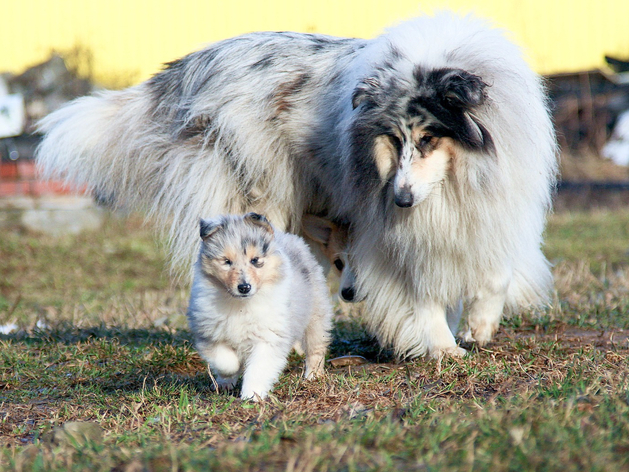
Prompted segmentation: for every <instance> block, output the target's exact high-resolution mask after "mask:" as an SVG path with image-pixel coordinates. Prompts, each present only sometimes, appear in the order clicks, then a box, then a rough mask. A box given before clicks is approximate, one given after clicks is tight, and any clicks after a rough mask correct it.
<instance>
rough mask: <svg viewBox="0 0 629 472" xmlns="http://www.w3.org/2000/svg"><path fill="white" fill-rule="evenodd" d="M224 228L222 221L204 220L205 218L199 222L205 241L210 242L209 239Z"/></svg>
mask: <svg viewBox="0 0 629 472" xmlns="http://www.w3.org/2000/svg"><path fill="white" fill-rule="evenodd" d="M222 228H223V223H222V222H221V221H218V220H204V219H203V218H201V219H200V220H199V229H200V230H201V231H200V233H201V239H203V241H206V240H208V239H209V238H211V237H212V236H213V235H215V234H216V232H217V231H218V230H219V229H222Z"/></svg>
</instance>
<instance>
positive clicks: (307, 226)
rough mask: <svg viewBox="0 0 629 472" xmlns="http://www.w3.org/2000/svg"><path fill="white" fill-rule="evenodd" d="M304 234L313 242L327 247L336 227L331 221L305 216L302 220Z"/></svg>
mask: <svg viewBox="0 0 629 472" xmlns="http://www.w3.org/2000/svg"><path fill="white" fill-rule="evenodd" d="M301 226H302V230H303V232H304V234H305V235H306V236H308V237H309V238H310V239H312V240H313V241H315V242H317V243H320V244H323V245H324V246H326V247H327V245H328V244H330V238H331V237H332V232H333V231H334V229H335V227H336V225H335V224H334V223H332V222H331V221H329V220H326V219H324V218H320V217H318V216H314V215H304V216H303V218H302V219H301Z"/></svg>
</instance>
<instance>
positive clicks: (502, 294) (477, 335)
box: [459, 274, 511, 346]
mask: <svg viewBox="0 0 629 472" xmlns="http://www.w3.org/2000/svg"><path fill="white" fill-rule="evenodd" d="M510 281H511V277H510V276H505V275H502V274H500V275H494V276H493V277H490V278H488V280H487V281H486V282H485V284H484V286H483V288H481V289H480V290H478V292H477V293H476V295H475V296H474V298H473V299H472V301H471V303H470V309H469V315H468V319H467V327H466V329H465V330H464V331H463V332H461V333H460V334H459V336H460V337H461V339H463V340H464V341H467V342H476V343H478V344H479V345H480V346H483V345H485V344H487V343H488V342H489V341H490V340H491V338H492V337H493V335H494V334H495V333H496V331H497V330H498V326H499V325H500V319H501V318H502V312H503V310H504V306H505V301H506V299H507V290H508V289H509V283H510Z"/></svg>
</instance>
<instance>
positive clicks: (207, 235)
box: [188, 213, 332, 399]
mask: <svg viewBox="0 0 629 472" xmlns="http://www.w3.org/2000/svg"><path fill="white" fill-rule="evenodd" d="M201 238H202V243H201V250H200V252H199V258H198V260H197V263H196V266H195V276H194V281H193V285H192V291H191V295H190V306H189V309H188V320H189V323H190V328H191V330H192V332H193V334H194V339H195V344H196V347H197V349H198V351H199V354H200V355H201V357H202V358H203V359H205V360H206V361H207V363H208V364H209V368H210V370H211V371H212V372H213V373H214V374H215V376H216V381H217V383H218V386H219V387H222V388H233V387H234V385H235V383H236V381H237V380H238V377H239V375H240V374H243V382H242V392H241V398H243V399H246V398H250V399H258V398H259V399H263V398H265V397H266V396H267V394H268V392H269V390H270V389H271V387H272V386H273V384H274V383H275V382H276V381H277V379H278V378H279V375H280V373H281V372H282V370H283V369H284V367H285V365H286V359H287V356H288V354H289V352H290V349H291V348H292V347H293V345H295V344H296V343H297V344H298V345H300V346H302V347H303V349H304V351H305V354H306V369H305V373H304V376H305V377H306V378H307V379H311V378H313V377H315V376H317V375H319V374H321V373H322V371H323V363H324V360H325V353H326V349H327V346H328V344H329V340H330V336H329V331H330V325H331V318H332V308H331V306H330V301H329V295H328V289H327V285H326V283H325V279H324V277H323V272H322V271H321V268H320V267H319V265H318V264H317V262H316V260H315V258H314V256H313V255H312V253H311V252H310V251H309V249H308V246H307V245H306V244H305V242H304V241H303V240H302V239H301V238H299V237H298V236H295V235H292V234H286V233H282V232H279V231H277V230H275V229H274V228H273V227H272V226H271V225H270V223H269V222H268V221H267V220H266V218H265V217H263V216H261V215H258V214H255V213H248V214H247V215H245V216H244V217H243V216H234V215H227V216H221V217H219V218H215V219H211V220H202V221H201Z"/></svg>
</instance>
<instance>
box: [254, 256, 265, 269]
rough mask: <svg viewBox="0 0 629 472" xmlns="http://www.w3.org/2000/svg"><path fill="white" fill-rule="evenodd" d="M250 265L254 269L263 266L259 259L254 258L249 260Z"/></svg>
mask: <svg viewBox="0 0 629 472" xmlns="http://www.w3.org/2000/svg"><path fill="white" fill-rule="evenodd" d="M251 263H252V264H253V265H254V266H256V267H262V266H263V265H264V262H263V261H261V260H260V258H259V257H254V258H253V259H251Z"/></svg>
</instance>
